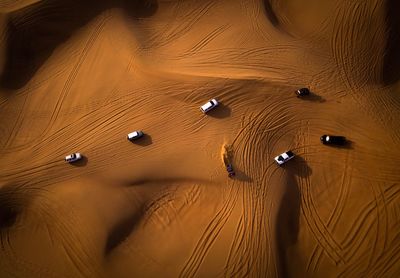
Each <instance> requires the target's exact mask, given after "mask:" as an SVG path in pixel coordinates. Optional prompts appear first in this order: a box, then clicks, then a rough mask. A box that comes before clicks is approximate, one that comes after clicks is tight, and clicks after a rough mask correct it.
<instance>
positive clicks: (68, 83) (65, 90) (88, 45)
mask: <svg viewBox="0 0 400 278" xmlns="http://www.w3.org/2000/svg"><path fill="white" fill-rule="evenodd" d="M110 17H111V16H110V15H109V14H108V15H105V16H103V18H102V19H101V21H100V23H99V24H98V25H97V26H96V27H95V29H94V30H93V31H92V34H91V35H90V37H89V39H88V40H87V42H86V44H85V46H84V48H83V50H82V53H81V55H80V57H79V59H78V62H77V63H76V64H75V65H74V67H73V68H72V71H71V72H70V74H69V76H68V78H67V81H66V82H65V84H64V86H63V88H62V90H61V93H60V96H59V97H58V99H57V102H56V106H55V108H54V110H53V112H52V114H51V116H50V120H49V123H48V124H47V126H46V127H45V129H44V130H43V132H42V135H41V137H46V136H47V134H48V132H50V129H51V127H52V126H53V124H54V122H55V121H56V119H57V117H58V115H59V113H60V110H61V107H62V105H63V102H64V100H65V98H66V97H67V96H68V94H69V92H70V90H71V87H72V84H73V82H74V81H75V79H76V77H77V75H78V72H79V70H80V68H81V66H82V64H83V62H84V61H85V59H86V57H87V55H88V53H89V51H90V49H91V48H92V47H93V45H94V43H95V42H96V40H97V38H98V37H99V35H100V33H101V31H102V30H103V28H104V26H105V24H106V23H107V21H108V19H109V18H110Z"/></svg>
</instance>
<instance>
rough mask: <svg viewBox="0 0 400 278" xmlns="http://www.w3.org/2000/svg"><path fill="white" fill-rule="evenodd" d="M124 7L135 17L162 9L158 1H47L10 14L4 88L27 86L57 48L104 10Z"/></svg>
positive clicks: (1, 85) (1, 83) (1, 82)
mask: <svg viewBox="0 0 400 278" xmlns="http://www.w3.org/2000/svg"><path fill="white" fill-rule="evenodd" d="M113 7H122V8H123V10H124V11H125V13H126V14H128V15H129V16H131V17H133V18H141V17H148V16H151V15H152V14H154V13H155V12H156V10H157V8H158V4H157V1H156V0H147V1H146V0H131V1H129V0H125V1H123V0H117V1H112V0H85V1H68V0H47V1H39V2H37V3H35V4H32V5H29V6H28V7H25V8H22V9H20V10H17V11H15V12H12V13H10V14H9V15H8V19H7V23H6V34H7V39H6V45H5V63H4V68H3V73H2V74H1V76H0V88H5V89H10V90H15V89H19V88H21V87H23V86H24V85H25V84H26V83H27V82H28V81H29V80H30V79H31V78H32V77H33V76H34V74H35V73H36V72H37V70H38V69H39V68H40V67H41V66H42V65H43V64H44V63H45V62H46V60H47V59H48V58H49V57H50V56H51V54H52V53H53V51H54V50H55V49H56V47H57V46H58V45H60V44H62V43H64V42H65V41H67V40H68V39H69V38H70V37H71V36H72V35H73V34H74V32H75V31H76V30H77V29H79V28H81V27H83V26H84V25H86V24H87V23H88V22H89V21H90V20H91V19H93V18H94V17H96V16H97V15H99V14H100V13H102V12H103V11H104V10H106V9H109V8H113Z"/></svg>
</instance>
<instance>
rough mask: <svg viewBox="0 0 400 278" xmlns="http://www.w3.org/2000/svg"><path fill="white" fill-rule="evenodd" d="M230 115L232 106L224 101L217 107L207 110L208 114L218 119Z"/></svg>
mask: <svg viewBox="0 0 400 278" xmlns="http://www.w3.org/2000/svg"><path fill="white" fill-rule="evenodd" d="M230 115H231V108H230V107H229V106H226V105H224V104H222V103H220V104H219V105H218V106H217V107H216V108H215V109H213V110H211V111H209V112H207V116H210V117H213V118H218V119H223V118H227V117H229V116H230Z"/></svg>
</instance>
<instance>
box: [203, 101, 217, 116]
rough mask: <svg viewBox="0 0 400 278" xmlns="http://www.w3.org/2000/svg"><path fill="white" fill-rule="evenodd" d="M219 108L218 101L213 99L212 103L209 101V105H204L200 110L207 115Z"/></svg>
mask: <svg viewBox="0 0 400 278" xmlns="http://www.w3.org/2000/svg"><path fill="white" fill-rule="evenodd" d="M217 106H218V101H217V100H216V99H215V98H213V99H211V100H210V101H208V102H207V103H205V104H203V105H202V106H201V107H200V110H201V112H203V113H207V112H208V111H210V110H212V109H214V108H215V107H217Z"/></svg>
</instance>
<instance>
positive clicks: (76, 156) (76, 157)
mask: <svg viewBox="0 0 400 278" xmlns="http://www.w3.org/2000/svg"><path fill="white" fill-rule="evenodd" d="M80 159H82V155H81V154H80V153H73V154H70V155H67V156H66V157H65V161H66V162H68V163H72V162H75V161H78V160H80Z"/></svg>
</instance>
